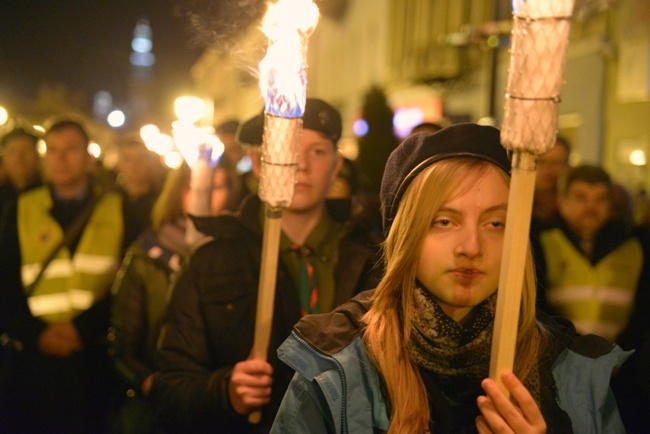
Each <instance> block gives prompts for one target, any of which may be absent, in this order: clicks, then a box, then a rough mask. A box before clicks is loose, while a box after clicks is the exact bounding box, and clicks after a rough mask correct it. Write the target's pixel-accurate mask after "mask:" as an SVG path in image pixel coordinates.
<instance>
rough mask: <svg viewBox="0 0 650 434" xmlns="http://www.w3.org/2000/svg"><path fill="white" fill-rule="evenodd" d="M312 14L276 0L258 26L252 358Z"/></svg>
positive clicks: (268, 314) (285, 201)
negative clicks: (258, 245)
mask: <svg viewBox="0 0 650 434" xmlns="http://www.w3.org/2000/svg"><path fill="white" fill-rule="evenodd" d="M318 16H319V12H318V7H317V6H316V5H315V4H314V3H313V2H312V1H311V0H280V1H278V2H277V3H274V4H271V3H270V4H269V7H268V10H267V13H266V15H265V16H264V20H263V22H262V31H263V32H264V34H265V35H266V36H267V38H268V40H269V42H268V48H267V53H266V56H265V57H264V59H262V62H261V63H260V88H261V91H262V96H263V97H264V102H265V108H264V136H263V144H262V169H261V175H260V184H259V196H260V199H261V200H262V201H263V202H264V204H265V218H264V236H263V240H262V263H261V268H260V280H259V287H258V297H257V312H256V318H255V338H254V342H253V350H252V357H253V358H255V359H262V360H266V357H267V354H268V347H269V339H270V336H271V328H272V325H273V306H274V303H275V284H276V277H277V275H276V273H277V266H278V253H279V248H280V232H281V225H280V223H281V218H282V209H283V208H287V207H288V206H289V205H291V200H292V198H293V191H294V183H295V176H296V169H297V167H298V163H297V149H298V142H299V140H300V133H301V130H302V115H303V112H304V109H305V102H306V98H307V95H306V92H307V91H306V85H307V42H308V40H309V37H310V36H311V34H312V32H313V31H314V29H315V27H316V24H317V23H318ZM259 419H260V413H259V411H255V412H253V413H251V415H249V421H250V422H252V423H257V422H259Z"/></svg>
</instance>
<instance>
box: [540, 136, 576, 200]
mask: <svg viewBox="0 0 650 434" xmlns="http://www.w3.org/2000/svg"><path fill="white" fill-rule="evenodd" d="M568 167H569V155H568V153H567V150H566V148H565V147H564V146H562V145H555V146H554V147H553V148H551V150H550V151H548V152H547V153H545V154H542V155H540V156H539V158H538V159H537V178H536V181H535V189H537V190H541V191H554V190H555V189H556V188H557V181H558V179H559V178H560V176H562V174H563V173H564V172H565V171H566V170H567V168H568Z"/></svg>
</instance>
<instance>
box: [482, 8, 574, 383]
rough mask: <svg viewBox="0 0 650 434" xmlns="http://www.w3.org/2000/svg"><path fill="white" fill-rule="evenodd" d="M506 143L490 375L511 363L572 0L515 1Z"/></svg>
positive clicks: (553, 135)
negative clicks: (540, 164) (508, 154)
mask: <svg viewBox="0 0 650 434" xmlns="http://www.w3.org/2000/svg"><path fill="white" fill-rule="evenodd" d="M512 8H513V28H512V41H511V46H510V66H509V71H508V80H507V84H506V95H505V107H504V118H503V125H502V127H501V142H502V143H503V145H504V147H506V148H507V149H508V150H510V151H512V152H513V158H512V178H511V181H510V196H509V200H508V203H509V206H508V213H507V216H506V221H507V222H508V224H507V225H506V231H505V238H504V247H503V261H502V262H501V270H500V278H499V296H498V299H497V307H496V316H495V322H494V338H493V341H492V355H491V362H490V377H491V378H492V379H494V380H495V381H496V382H497V384H499V386H500V387H501V390H503V391H504V393H507V390H506V389H505V387H504V386H503V384H502V383H501V378H500V377H501V375H500V374H501V372H502V371H504V370H506V369H508V370H512V366H513V363H514V357H515V346H516V341H517V327H518V324H519V310H520V308H521V292H522V287H523V281H524V268H525V260H526V256H527V251H528V234H529V230H530V220H531V213H532V207H533V195H534V192H535V176H536V174H537V167H536V165H537V156H539V155H541V154H543V153H545V152H548V151H549V150H550V149H551V148H552V147H553V146H554V144H555V140H556V134H557V113H558V104H559V102H560V89H561V87H562V74H563V71H564V58H565V52H566V46H567V43H568V39H569V30H570V27H571V12H572V10H573V0H513V2H512Z"/></svg>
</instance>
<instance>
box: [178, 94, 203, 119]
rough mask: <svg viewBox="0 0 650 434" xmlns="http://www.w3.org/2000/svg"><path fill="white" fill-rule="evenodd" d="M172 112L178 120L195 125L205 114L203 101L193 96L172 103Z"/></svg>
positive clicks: (180, 98)
mask: <svg viewBox="0 0 650 434" xmlns="http://www.w3.org/2000/svg"><path fill="white" fill-rule="evenodd" d="M174 112H175V113H176V116H177V117H178V120H180V121H183V122H189V123H192V124H193V123H195V122H197V121H198V120H199V119H201V118H202V117H203V114H204V113H205V101H203V100H202V99H201V98H197V97H195V96H181V97H179V98H176V100H175V101H174Z"/></svg>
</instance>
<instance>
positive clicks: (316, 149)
mask: <svg viewBox="0 0 650 434" xmlns="http://www.w3.org/2000/svg"><path fill="white" fill-rule="evenodd" d="M342 163H343V160H342V159H341V157H340V156H339V155H338V152H337V150H336V147H335V146H334V144H333V143H332V141H331V140H329V139H327V138H325V137H324V136H323V135H322V134H320V133H318V132H316V131H313V130H308V129H303V130H302V134H301V136H300V143H299V145H298V170H297V172H296V184H295V187H294V194H293V200H292V202H291V206H290V207H289V210H290V211H293V212H306V211H311V210H314V209H315V208H317V207H319V206H322V205H323V204H324V202H325V197H326V196H327V193H328V191H329V189H330V186H331V185H332V182H333V181H334V179H335V178H336V174H337V173H338V171H339V169H340V168H341V164H342Z"/></svg>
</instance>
